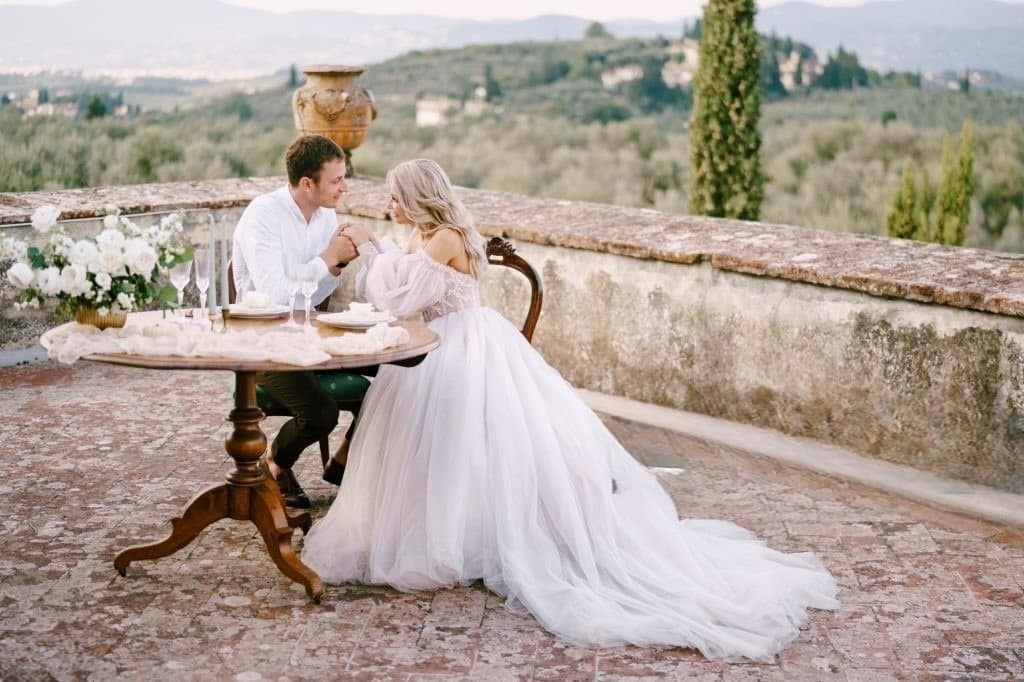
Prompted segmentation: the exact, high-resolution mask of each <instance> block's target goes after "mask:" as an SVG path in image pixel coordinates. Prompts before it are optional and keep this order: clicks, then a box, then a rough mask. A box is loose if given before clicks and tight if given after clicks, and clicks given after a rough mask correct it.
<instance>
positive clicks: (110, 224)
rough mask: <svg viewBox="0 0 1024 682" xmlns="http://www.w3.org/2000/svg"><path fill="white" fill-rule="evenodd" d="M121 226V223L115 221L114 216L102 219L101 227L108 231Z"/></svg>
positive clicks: (115, 217)
mask: <svg viewBox="0 0 1024 682" xmlns="http://www.w3.org/2000/svg"><path fill="white" fill-rule="evenodd" d="M120 224H121V221H120V220H118V219H117V216H116V215H108V216H106V217H105V218H103V227H105V228H107V229H108V230H116V229H117V226H118V225H120Z"/></svg>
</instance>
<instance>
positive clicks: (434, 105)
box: [416, 86, 491, 128]
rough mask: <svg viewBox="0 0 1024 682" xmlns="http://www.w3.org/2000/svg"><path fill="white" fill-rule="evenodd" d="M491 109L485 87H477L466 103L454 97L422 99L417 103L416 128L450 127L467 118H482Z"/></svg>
mask: <svg viewBox="0 0 1024 682" xmlns="http://www.w3.org/2000/svg"><path fill="white" fill-rule="evenodd" d="M490 108H491V105H490V104H488V103H487V90H486V89H485V88H484V87H483V86H477V87H476V89H474V90H473V96H472V97H471V98H470V99H468V100H466V101H465V102H460V101H459V100H457V99H454V98H452V97H442V96H435V97H421V98H420V99H418V100H417V101H416V127H417V128H431V127H434V126H443V125H448V124H449V123H452V122H453V121H457V120H459V119H461V118H464V117H466V116H482V115H483V114H484V113H485V112H486V111H487V110H488V109H490Z"/></svg>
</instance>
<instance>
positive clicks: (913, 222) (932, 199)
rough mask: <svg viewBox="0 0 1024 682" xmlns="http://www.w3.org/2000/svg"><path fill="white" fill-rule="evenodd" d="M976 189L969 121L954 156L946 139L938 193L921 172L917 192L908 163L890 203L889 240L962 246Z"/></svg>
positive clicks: (972, 132)
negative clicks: (909, 240) (917, 240)
mask: <svg viewBox="0 0 1024 682" xmlns="http://www.w3.org/2000/svg"><path fill="white" fill-rule="evenodd" d="M974 186H975V181H974V127H973V125H972V124H971V121H970V120H968V121H965V122H964V125H963V131H962V133H961V139H960V149H959V151H958V153H957V154H956V155H955V156H954V154H953V146H952V143H951V142H950V140H949V137H948V136H947V137H946V138H945V139H944V140H943V144H942V177H941V180H940V181H939V187H938V190H937V191H936V190H934V189H933V188H932V186H931V183H930V182H929V181H928V173H927V170H922V181H921V187H920V189H918V187H917V184H916V182H915V180H914V170H913V164H912V162H911V161H910V160H909V159H908V160H907V161H906V162H905V164H904V167H903V181H902V183H901V185H900V189H899V190H898V191H897V192H896V193H895V194H894V195H893V197H892V200H891V202H890V208H889V214H888V216H887V217H886V232H887V233H888V235H889V236H890V237H900V238H903V239H911V238H913V239H920V240H923V241H930V242H935V243H938V244H951V245H954V246H959V245H961V244H963V243H964V239H965V238H966V230H967V226H968V224H969V222H970V219H971V197H972V195H973V194H974ZM933 209H934V216H933V214H932V211H933Z"/></svg>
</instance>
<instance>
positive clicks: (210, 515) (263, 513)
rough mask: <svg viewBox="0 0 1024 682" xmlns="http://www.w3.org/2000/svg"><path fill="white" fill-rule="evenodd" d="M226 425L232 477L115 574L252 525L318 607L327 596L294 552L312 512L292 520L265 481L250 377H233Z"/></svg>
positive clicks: (122, 558)
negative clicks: (210, 535)
mask: <svg viewBox="0 0 1024 682" xmlns="http://www.w3.org/2000/svg"><path fill="white" fill-rule="evenodd" d="M228 419H229V420H230V421H231V423H232V424H233V425H234V430H233V431H232V433H231V436H230V437H229V438H228V440H227V441H226V442H225V443H224V446H225V448H226V449H227V451H228V454H229V455H231V457H232V459H234V460H235V469H234V470H233V471H231V472H229V473H228V475H227V483H225V484H222V485H218V486H214V487H212V488H209V489H207V490H205V491H203V492H201V493H200V494H198V495H196V496H195V497H194V498H193V499H192V501H190V502H189V503H188V504H187V505H186V506H185V510H184V511H183V512H182V514H181V516H180V517H178V518H176V519H172V520H171V525H172V531H171V534H170V536H168V537H167V538H166V539H164V540H161V541H160V542H155V543H151V544H146V545H137V546H134V547H129V548H128V549H125V550H123V551H121V552H120V553H118V555H117V556H116V557H115V559H114V568H116V569H117V571H118V573H120V574H121V575H125V573H126V569H127V568H128V564H130V563H131V562H132V561H138V560H140V559H159V558H161V557H165V556H169V555H171V554H173V553H174V552H176V551H178V550H179V549H181V548H182V547H184V546H185V545H187V544H188V543H190V542H191V541H192V540H194V539H195V538H196V536H197V535H199V533H200V532H201V531H202V530H203V529H204V528H206V527H207V526H209V525H210V524H211V523H213V522H214V521H217V520H218V519H224V518H231V519H235V520H238V521H252V522H253V523H254V524H255V525H256V527H257V528H258V529H259V531H260V534H261V535H262V536H263V540H264V541H265V542H266V543H267V550H268V552H269V553H270V556H271V558H272V559H273V560H274V563H275V564H276V565H277V567H278V568H279V569H280V570H281V572H282V573H284V574H285V575H286V576H288V577H289V578H291V579H292V580H294V581H296V582H298V583H301V584H302V585H303V586H304V587H305V588H306V594H308V595H309V597H310V598H311V599H313V601H315V602H319V601H320V597H321V595H323V593H324V584H323V582H322V581H321V580H320V576H318V575H317V574H316V573H315V572H314V571H313V570H312V569H310V568H309V567H308V566H306V565H305V564H303V563H302V562H301V561H299V558H298V557H297V556H295V551H294V550H293V549H292V534H293V532H294V530H295V528H301V529H302V530H303V532H306V531H308V530H309V527H310V525H311V523H312V521H311V518H310V515H309V513H308V512H298V513H295V514H291V515H289V514H288V512H287V511H286V510H285V506H284V499H283V498H282V497H281V491H280V489H278V487H277V483H276V482H275V481H272V480H270V479H268V478H266V476H264V474H263V471H262V470H261V469H260V468H259V466H258V462H259V458H260V455H262V454H263V453H264V451H266V449H267V437H266V436H265V435H264V433H263V431H262V430H260V426H259V423H260V420H261V419H263V412H262V411H260V409H259V407H257V406H256V378H255V375H254V374H253V373H252V372H235V409H233V410H232V411H231V415H230V416H229V417H228Z"/></svg>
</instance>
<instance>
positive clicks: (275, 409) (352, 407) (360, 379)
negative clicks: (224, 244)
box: [228, 262, 370, 467]
mask: <svg viewBox="0 0 1024 682" xmlns="http://www.w3.org/2000/svg"><path fill="white" fill-rule="evenodd" d="M236 295H237V291H236V290H235V278H234V271H233V270H232V268H231V263H230V262H229V263H228V302H229V303H234V302H235V297H236ZM330 302H331V297H330V296H328V297H327V298H325V299H324V300H323V301H322V302H321V303H320V304H319V305H317V306H316V309H317V310H318V311H320V312H326V311H327V306H328V305H329V304H330ZM315 374H316V378H317V380H318V381H319V382H320V387H321V388H322V389H323V390H324V391H325V392H326V393H327V394H328V395H329V396H331V398H333V399H334V402H335V404H337V406H338V410H339V411H341V412H351V413H352V419H355V418H356V417H358V416H359V408H360V407H362V405H363V397H364V396H365V395H366V391H367V390H368V389H369V388H370V380H369V379H367V378H366V377H365V376H362V375H361V374H354V373H351V372H331V371H327V372H316V373H315ZM256 404H257V405H259V408H260V409H261V410H263V414H265V415H267V416H268V417H291V416H292V412H291V410H289V409H288V408H287V407H285V406H284V405H282V404H281V403H279V402H277V401H276V400H274V398H273V397H272V396H271V395H270V394H269V393H267V392H266V391H264V390H263V389H262V388H260V386H259V384H257V385H256ZM319 446H320V461H321V462H322V463H323V465H324V466H325V467H326V466H327V462H328V461H330V456H331V451H330V449H329V448H330V446H329V444H328V441H327V437H326V436H325V437H323V438H321V439H320V441H319Z"/></svg>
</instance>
